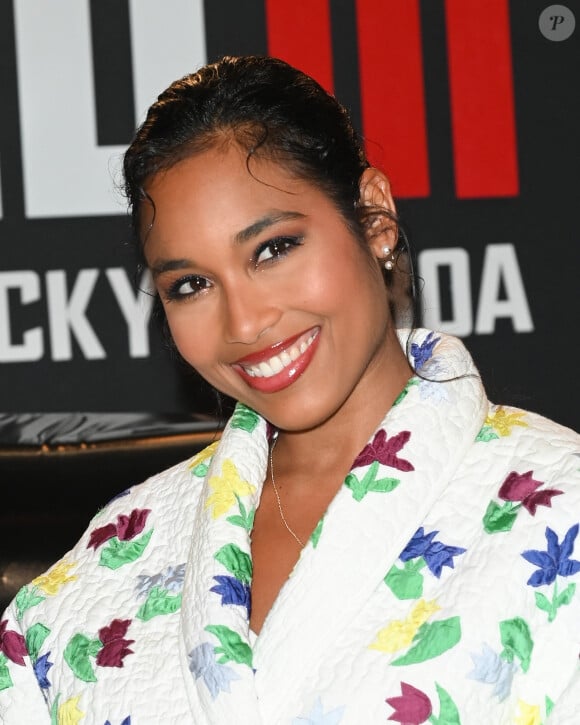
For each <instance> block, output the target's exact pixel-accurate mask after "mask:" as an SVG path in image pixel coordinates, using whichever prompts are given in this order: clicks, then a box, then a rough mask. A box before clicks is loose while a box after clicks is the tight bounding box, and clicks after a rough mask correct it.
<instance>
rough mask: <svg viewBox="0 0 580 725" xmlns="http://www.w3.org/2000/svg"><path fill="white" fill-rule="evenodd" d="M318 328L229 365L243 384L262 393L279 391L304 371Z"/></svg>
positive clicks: (308, 361) (314, 348) (310, 356)
mask: <svg viewBox="0 0 580 725" xmlns="http://www.w3.org/2000/svg"><path fill="white" fill-rule="evenodd" d="M319 333H320V328H319V327H314V328H312V329H310V330H307V331H306V332H303V333H300V334H299V335H295V336H294V337H290V338H288V339H286V340H284V341H283V342H280V343H277V344H276V345H272V347H269V348H267V349H266V350H261V351H260V352H258V353H253V354H252V355H247V356H246V357H243V358H240V360H237V361H236V362H235V363H234V364H233V366H232V367H233V368H234V370H236V372H237V373H238V374H239V375H241V377H242V378H243V379H244V380H245V381H246V383H247V384H248V385H249V386H250V387H251V388H254V389H256V390H260V391H262V392H266V393H273V392H277V391H278V390H283V389H284V388H287V387H288V386H289V385H291V384H292V383H293V382H295V381H296V380H297V379H298V378H299V377H300V375H302V373H303V372H304V371H305V370H306V368H307V367H308V365H309V364H310V361H311V360H312V357H313V356H314V353H315V351H316V348H317V347H318V340H319V338H320V334H319Z"/></svg>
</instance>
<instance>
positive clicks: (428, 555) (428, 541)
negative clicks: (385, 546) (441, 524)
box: [399, 526, 466, 578]
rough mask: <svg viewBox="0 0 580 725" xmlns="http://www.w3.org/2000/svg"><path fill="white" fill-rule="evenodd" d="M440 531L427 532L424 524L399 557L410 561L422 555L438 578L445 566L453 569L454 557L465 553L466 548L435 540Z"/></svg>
mask: <svg viewBox="0 0 580 725" xmlns="http://www.w3.org/2000/svg"><path fill="white" fill-rule="evenodd" d="M438 533H439V532H438V531H431V532H430V533H428V534H425V533H424V529H423V527H422V526H421V527H420V528H419V529H417V531H416V532H415V534H414V535H413V538H412V539H411V541H409V543H408V544H407V546H406V547H405V548H404V550H403V552H402V554H401V556H400V557H399V558H400V559H401V561H409V560H410V559H416V558H418V557H419V556H422V557H423V559H425V563H426V564H427V566H428V567H429V571H430V572H431V573H432V574H434V575H435V576H436V577H437V578H439V577H440V576H441V571H442V569H443V567H444V566H448V567H449V568H450V569H453V568H454V566H453V557H454V556H459V554H463V553H464V552H465V551H466V549H463V548H462V547H460V546H446V545H445V544H443V543H442V542H441V541H434V539H435V537H436V536H437V534H438Z"/></svg>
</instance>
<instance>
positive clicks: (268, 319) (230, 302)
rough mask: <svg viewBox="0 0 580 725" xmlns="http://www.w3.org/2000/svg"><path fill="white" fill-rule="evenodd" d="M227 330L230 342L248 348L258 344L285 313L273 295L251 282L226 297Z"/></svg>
mask: <svg viewBox="0 0 580 725" xmlns="http://www.w3.org/2000/svg"><path fill="white" fill-rule="evenodd" d="M223 306H224V317H225V319H224V327H225V336H226V340H227V342H238V343H243V344H246V345H249V344H252V343H254V342H256V340H257V339H258V338H259V337H261V336H262V335H263V333H264V332H265V331H266V330H268V329H269V328H270V327H272V326H273V325H275V324H276V322H277V321H278V320H279V319H280V315H281V310H280V308H279V307H278V306H277V305H276V303H275V302H274V301H273V300H272V298H271V296H270V295H264V293H263V291H259V290H257V289H256V287H255V286H254V285H252V284H251V282H248V283H246V284H241V285H236V287H235V289H230V290H228V291H227V292H226V293H224V305H223Z"/></svg>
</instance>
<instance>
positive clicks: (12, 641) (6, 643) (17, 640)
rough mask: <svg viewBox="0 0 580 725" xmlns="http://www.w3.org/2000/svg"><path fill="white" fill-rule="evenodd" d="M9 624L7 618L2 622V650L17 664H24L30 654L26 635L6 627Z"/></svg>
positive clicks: (0, 649)
mask: <svg viewBox="0 0 580 725" xmlns="http://www.w3.org/2000/svg"><path fill="white" fill-rule="evenodd" d="M7 625H8V620H7V619H4V620H2V621H1V622H0V652H3V653H4V654H5V655H6V657H8V659H9V660H12V662H15V663H16V664H17V665H23V664H24V658H25V657H26V655H27V654H28V651H27V650H26V644H25V642H24V637H23V636H22V635H21V634H19V633H18V632H14V631H13V630H9V629H6V627H7Z"/></svg>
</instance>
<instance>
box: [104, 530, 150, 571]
mask: <svg viewBox="0 0 580 725" xmlns="http://www.w3.org/2000/svg"><path fill="white" fill-rule="evenodd" d="M152 533H153V529H150V530H149V531H147V533H145V534H143V536H140V537H139V538H138V539H133V540H132V541H120V540H119V539H118V538H117V537H116V536H113V538H112V539H110V540H109V543H108V544H107V546H106V547H105V548H104V549H103V550H102V551H101V558H100V560H99V564H100V565H101V566H106V567H107V568H108V569H118V568H119V567H121V566H123V565H124V564H129V563H130V562H132V561H136V560H137V559H138V558H139V557H140V556H141V554H142V553H143V552H144V551H145V547H146V546H147V544H148V543H149V539H150V538H151V534H152Z"/></svg>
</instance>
